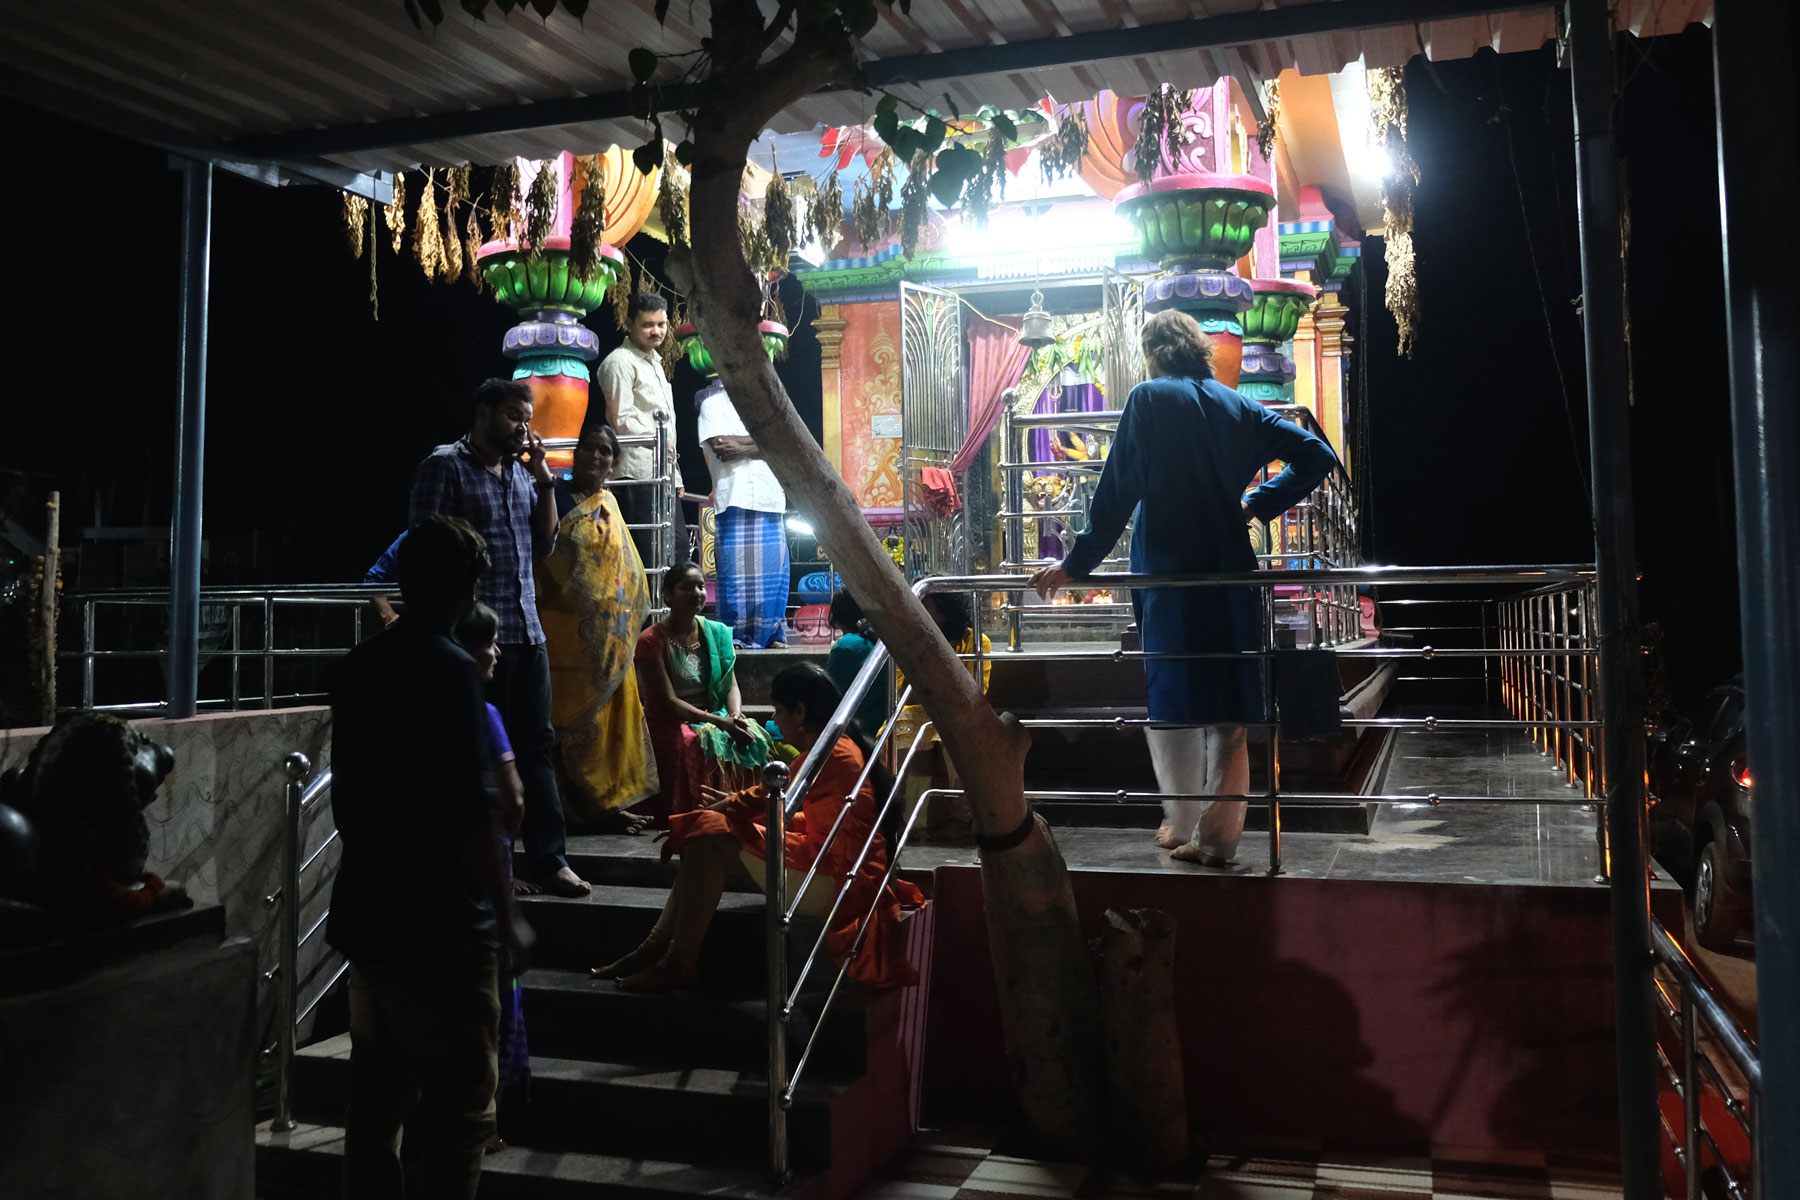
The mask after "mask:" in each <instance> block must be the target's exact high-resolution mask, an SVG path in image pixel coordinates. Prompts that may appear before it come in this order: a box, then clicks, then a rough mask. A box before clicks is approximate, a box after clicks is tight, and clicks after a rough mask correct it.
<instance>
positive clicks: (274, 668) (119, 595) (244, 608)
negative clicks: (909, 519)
mask: <svg viewBox="0 0 1800 1200" xmlns="http://www.w3.org/2000/svg"><path fill="white" fill-rule="evenodd" d="M619 442H620V445H621V446H627V447H630V446H647V447H651V448H652V449H653V450H654V451H655V465H656V471H657V475H656V476H655V477H654V478H651V479H615V480H611V481H609V483H608V486H609V487H610V488H613V489H614V490H617V489H619V488H626V487H650V488H651V489H652V491H651V496H652V497H653V501H652V505H651V512H652V518H651V521H650V522H649V523H648V524H636V525H628V526H627V527H626V528H628V529H631V530H648V531H650V532H651V533H652V535H653V537H654V539H655V541H654V545H655V547H656V551H655V553H656V554H657V555H659V556H660V562H659V563H658V564H654V565H653V564H646V565H645V568H644V573H645V574H646V575H647V576H649V578H650V580H651V596H652V603H653V604H654V605H660V604H661V588H660V587H659V586H658V582H659V581H660V580H661V578H662V576H663V574H664V573H665V572H666V571H667V570H668V568H667V567H665V566H662V565H660V563H661V562H667V561H668V558H669V551H670V548H671V547H670V539H671V538H672V537H674V536H675V532H674V531H675V529H676V527H677V525H678V524H680V523H678V522H677V521H676V520H675V516H674V512H675V501H674V481H675V475H674V471H675V465H674V462H673V460H672V459H671V458H670V457H669V454H668V448H667V445H666V443H665V441H664V440H663V438H662V437H661V436H660V435H659V434H637V435H621V436H620V438H619ZM544 445H545V447H546V448H548V449H551V450H566V449H570V448H572V447H573V446H574V445H575V439H574V438H547V439H545V442H544ZM394 591H395V588H394V587H393V585H391V584H380V583H322V584H300V585H292V586H267V587H257V586H246V587H208V588H202V589H201V590H200V609H201V612H202V614H208V613H210V614H213V616H212V621H213V622H214V627H215V628H216V629H218V630H220V631H221V633H220V636H221V637H222V644H220V645H218V646H217V647H215V648H211V649H209V648H208V647H207V646H205V645H204V644H203V646H202V653H203V654H204V655H205V657H206V658H208V659H225V660H226V661H227V662H228V663H229V664H230V672H229V675H228V680H229V683H228V687H227V688H226V689H225V691H224V694H222V695H219V694H215V695H211V696H207V697H204V698H202V699H201V700H200V703H199V707H200V709H201V710H202V711H222V710H223V711H234V712H235V711H239V710H242V709H246V708H264V709H268V708H283V707H288V706H291V705H296V704H317V703H321V702H323V701H324V699H325V698H326V693H325V691H324V690H323V688H322V687H319V686H315V685H314V684H313V681H311V680H307V679H304V678H302V679H301V680H300V681H298V682H297V683H296V682H290V683H289V684H288V686H287V687H286V689H285V690H284V689H283V688H282V687H281V683H282V680H281V679H280V678H279V673H280V671H281V669H282V668H283V667H284V666H285V667H293V666H295V665H296V664H302V663H305V662H308V661H312V662H319V661H328V660H331V659H336V658H340V657H342V656H343V655H344V654H345V653H347V652H348V651H349V650H350V648H351V647H352V646H355V645H356V644H357V643H358V642H360V641H362V639H363V636H364V633H365V632H366V631H368V629H367V626H368V619H369V618H370V617H372V616H373V608H374V601H375V599H376V597H381V596H391V595H393V594H394ZM71 603H72V605H73V606H74V607H75V608H76V609H78V610H79V612H80V614H81V633H80V637H79V639H68V640H70V641H74V642H75V644H76V645H77V648H75V649H69V650H63V651H60V652H59V653H58V658H60V659H63V660H65V661H69V662H78V663H79V664H80V671H81V686H80V689H79V690H80V696H81V705H80V707H82V708H101V709H105V710H108V711H111V712H127V713H133V714H136V715H140V716H154V715H156V714H158V713H160V712H162V711H163V709H164V708H165V705H166V701H165V700H163V699H161V698H158V699H109V700H107V701H106V702H104V703H101V702H99V701H100V700H101V694H100V689H99V688H98V686H97V683H96V678H95V675H96V669H97V667H98V666H99V665H100V664H103V663H125V662H133V661H135V662H146V661H154V662H159V663H160V662H162V661H163V660H164V659H165V658H166V657H167V655H168V649H167V646H166V639H165V638H163V637H161V636H160V635H159V636H158V637H157V638H156V639H155V640H157V641H159V642H164V643H165V644H162V645H156V646H150V647H142V648H140V647H134V646H120V645H104V644H102V643H103V642H105V641H107V640H108V639H106V638H103V637H102V633H103V632H105V633H108V634H115V635H117V634H120V633H121V632H122V631H115V630H111V629H106V630H103V623H102V621H101V615H102V614H103V613H106V612H108V611H109V610H120V609H151V610H157V611H158V612H162V611H166V610H167V608H168V605H169V593H168V591H167V590H166V589H162V588H132V589H119V590H111V591H96V592H85V593H82V594H80V595H77V596H74V597H72V599H71ZM221 610H223V612H222V613H221ZM664 611H666V610H663V609H661V608H660V607H658V608H655V609H653V613H654V615H655V616H657V617H660V616H661V615H662V613H663V612H664ZM302 613H304V614H309V615H310V616H311V617H312V618H313V620H312V622H311V625H310V628H309V629H307V630H305V631H297V630H286V631H283V630H280V629H279V628H278V618H280V617H284V616H289V617H291V616H295V615H298V614H302ZM284 633H285V634H286V636H284ZM302 641H305V642H308V643H309V644H305V645H302V644H299V643H300V642H302ZM259 667H260V671H259V670H258V668H259ZM288 678H289V680H292V673H291V672H290V673H289V676H288ZM109 690H115V689H109ZM117 690H122V691H123V692H124V694H125V695H130V691H131V688H130V685H125V686H124V687H123V688H122V689H117Z"/></svg>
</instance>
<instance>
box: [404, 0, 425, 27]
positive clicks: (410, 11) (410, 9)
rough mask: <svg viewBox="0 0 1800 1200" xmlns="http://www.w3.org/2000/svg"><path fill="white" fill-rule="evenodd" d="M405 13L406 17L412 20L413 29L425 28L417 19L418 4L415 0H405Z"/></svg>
mask: <svg viewBox="0 0 1800 1200" xmlns="http://www.w3.org/2000/svg"><path fill="white" fill-rule="evenodd" d="M406 15H407V17H408V19H410V20H411V21H412V23H413V28H414V29H424V28H425V26H424V24H423V23H422V22H421V21H420V20H419V5H418V3H417V0H406Z"/></svg>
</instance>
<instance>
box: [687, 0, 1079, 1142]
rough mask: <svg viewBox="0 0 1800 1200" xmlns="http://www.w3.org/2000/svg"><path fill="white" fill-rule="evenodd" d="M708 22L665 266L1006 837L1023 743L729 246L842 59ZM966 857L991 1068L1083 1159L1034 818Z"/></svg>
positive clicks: (720, 3)
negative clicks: (675, 240)
mask: <svg viewBox="0 0 1800 1200" xmlns="http://www.w3.org/2000/svg"><path fill="white" fill-rule="evenodd" d="M712 11H713V29H712V43H711V44H712V48H713V54H714V58H713V71H712V74H711V76H710V77H709V79H708V90H707V99H706V100H705V102H704V103H703V104H702V106H701V108H700V110H699V111H698V113H697V114H696V115H695V118H694V121H693V123H692V126H691V130H692V137H693V143H694V167H693V184H692V189H691V193H690V212H691V218H690V224H691V229H692V235H691V236H692V241H693V247H692V252H691V256H684V255H682V254H680V253H679V252H672V253H671V256H670V264H669V269H670V273H671V275H672V276H674V277H675V278H676V282H677V283H678V284H680V285H681V286H682V287H683V288H684V290H685V291H686V292H687V295H688V307H689V313H690V315H691V316H692V318H693V321H694V323H695V325H696V326H697V327H698V328H699V331H700V335H701V337H702V338H703V339H704V340H705V343H706V346H707V349H708V350H710V351H711V352H712V357H713V361H714V363H715V364H716V366H717V368H718V372H719V377H720V379H721V380H722V381H723V382H724V385H725V389H726V392H727V393H728V394H729V395H730V397H731V401H732V404H733V405H734V406H735V407H736V409H737V411H738V415H739V416H740V417H742V418H743V421H744V425H745V427H746V428H747V429H748V430H749V431H750V435H751V437H753V438H754V439H755V440H756V444H757V446H758V447H759V448H760V449H761V451H762V454H763V456H764V458H765V459H766V460H767V461H768V463H769V465H770V466H771V467H772V468H773V469H774V471H775V475H776V478H778V479H779V480H780V481H781V485H782V487H783V488H785V489H786V490H787V493H788V496H789V497H790V498H791V499H792V500H793V501H794V503H795V504H796V506H797V507H798V508H799V509H800V511H801V512H803V513H804V514H805V515H806V518H807V519H808V520H809V521H810V522H812V525H813V528H814V529H815V530H817V531H818V534H819V540H820V541H821V542H822V543H824V544H826V545H828V546H830V547H831V557H832V565H833V566H834V567H835V568H836V569H837V570H838V571H839V572H840V573H841V574H842V575H843V577H844V581H845V583H846V584H847V585H848V586H849V588H850V590H851V592H852V593H854V594H855V596H856V598H857V601H858V603H860V604H861V605H862V608H863V611H864V612H865V613H866V614H867V615H868V618H869V622H870V624H871V625H873V626H874V628H875V631H876V632H877V633H878V634H880V636H881V638H882V640H883V642H885V643H886V644H887V646H888V648H889V650H890V651H891V652H892V654H893V657H894V659H895V661H896V662H898V663H899V665H900V668H901V669H902V670H903V671H905V672H906V678H907V681H908V682H909V683H910V684H912V687H913V691H914V695H915V696H916V697H917V698H918V700H919V701H920V703H922V704H923V705H924V706H925V710H926V712H927V713H928V714H930V716H931V718H932V720H933V722H934V724H935V727H936V729H937V732H938V736H939V737H940V738H942V740H943V743H944V746H945V748H946V750H947V752H948V753H949V754H950V756H951V757H952V758H953V759H954V760H955V761H956V763H957V765H958V767H959V769H960V770H961V771H962V774H963V777H964V783H965V787H966V789H967V792H968V796H969V801H970V808H971V810H972V814H973V819H974V824H975V829H976V831H977V833H978V834H980V835H982V836H985V837H1005V836H1006V835H1008V834H1011V833H1013V832H1015V831H1017V830H1019V829H1021V827H1023V826H1024V825H1025V823H1026V822H1027V821H1028V820H1032V819H1033V818H1032V816H1031V814H1030V810H1029V808H1028V807H1027V805H1026V803H1025V793H1024V763H1025V753H1026V751H1027V749H1029V746H1030V735H1029V734H1027V733H1026V732H1025V731H1024V730H1023V729H1021V728H1019V726H1018V725H1017V723H1016V722H1013V721H1011V720H1010V719H1005V720H1003V719H1002V718H1001V717H999V716H997V715H996V714H995V713H994V711H993V710H992V708H990V707H989V705H988V703H987V700H986V699H985V697H983V696H982V694H981V690H980V688H979V687H978V686H977V685H976V683H975V681H974V679H973V678H972V677H971V676H970V674H969V672H968V670H967V669H966V668H965V667H964V666H963V664H962V662H961V661H960V660H959V659H958V658H957V657H956V655H955V652H954V651H953V650H952V649H951V648H950V645H949V644H948V643H947V642H946V641H945V640H944V639H943V637H942V636H941V635H940V634H939V633H938V631H937V628H936V627H935V626H934V625H933V624H932V623H931V620H930V618H929V617H928V616H927V615H926V613H925V609H924V607H923V606H922V605H921V604H920V603H919V601H918V599H917V598H916V597H915V596H914V595H913V593H912V590H911V588H909V587H908V586H907V583H906V580H905V578H904V577H903V576H902V575H901V574H900V572H899V571H897V570H896V569H895V568H894V564H893V560H892V559H890V558H889V557H888V554H887V551H886V550H885V549H884V548H883V547H882V545H881V543H880V542H879V541H878V540H877V539H876V537H875V534H874V531H873V530H871V529H870V528H869V525H868V523H867V522H866V521H865V520H864V519H863V516H862V512H861V510H860V509H859V508H858V507H857V504H856V500H855V498H854V497H853V496H852V495H851V493H850V490H849V488H847V487H846V486H845V485H844V482H843V480H842V479H841V478H839V476H838V474H837V472H836V471H835V470H834V469H833V468H832V466H831V464H830V462H829V461H827V460H826V458H825V455H824V452H823V451H822V450H821V449H820V448H819V445H818V443H817V442H816V441H814V440H813V437H812V435H811V433H809V432H808V430H807V429H806V426H805V425H804V424H802V422H801V420H800V417H799V414H797V413H796V412H795V411H794V408H793V405H792V403H791V402H790V401H789V399H788V396H787V392H786V390H785V389H784V388H783V387H782V384H781V380H780V378H779V377H778V376H777V375H776V373H775V368H774V366H773V365H772V364H771V363H770V362H769V359H768V356H767V354H766V353H765V351H764V350H763V345H762V338H761V335H760V333H759V332H758V330H757V323H758V321H759V320H760V319H761V317H762V313H761V302H762V296H761V292H760V290H759V288H758V286H757V282H756V280H755V279H754V278H753V277H752V275H751V273H750V271H749V269H748V267H747V266H746V265H745V263H744V257H743V252H742V250H741V248H740V246H739V243H738V232H737V228H738V224H737V222H738V189H739V185H740V181H741V179H742V176H743V170H744V162H745V159H746V158H747V156H748V154H749V148H750V144H751V142H752V141H754V140H755V138H756V137H757V136H758V134H760V133H761V131H762V129H763V128H764V126H765V125H767V123H768V122H769V120H770V119H771V118H772V117H773V116H774V115H775V114H776V113H778V112H780V111H781V110H782V109H784V108H785V107H787V106H788V105H789V104H791V103H793V102H795V101H797V100H799V99H800V98H801V97H803V96H805V95H806V94H808V93H809V92H811V91H813V90H815V89H817V88H818V87H819V86H821V85H823V84H824V83H826V82H828V81H830V80H833V79H841V78H846V77H848V76H849V75H850V73H851V71H852V69H853V67H852V63H851V61H850V57H849V54H848V51H847V50H841V51H839V50H833V49H831V48H829V47H827V46H824V45H823V44H820V43H819V41H818V40H817V39H815V38H812V37H809V36H808V35H807V34H805V33H801V34H799V35H797V36H796V37H795V40H794V43H793V45H792V46H791V47H790V48H789V49H787V50H786V51H784V52H783V53H782V54H780V55H779V56H777V57H776V58H775V59H774V60H772V61H771V62H769V63H768V64H767V65H764V66H761V67H760V68H759V67H758V65H757V64H758V59H759V57H760V53H761V50H760V47H762V46H764V45H766V44H768V42H769V41H770V40H771V39H769V38H768V37H767V36H766V35H765V34H764V31H763V26H762V17H761V15H760V13H759V12H758V11H757V8H756V5H755V3H754V0H716V2H715V3H714V4H713V8H712ZM784 11H785V9H784ZM732 50H735V51H736V53H732ZM684 276H685V278H683V277H684ZM982 859H983V865H982V885H983V891H984V896H985V903H986V909H987V921H988V929H989V938H990V941H991V943H992V947H993V962H994V975H995V980H996V983H997V984H998V987H999V991H1000V1001H1001V1009H1002V1019H1003V1023H1004V1028H1005V1036H1006V1046H1007V1058H1008V1061H1009V1062H1010V1063H1011V1066H1012V1071H1013V1077H1014V1081H1015V1083H1016V1084H1017V1085H1018V1087H1019V1096H1020V1101H1021V1104H1022V1105H1023V1106H1024V1108H1025V1111H1026V1115H1027V1118H1028V1120H1029V1121H1030V1123H1031V1129H1032V1133H1033V1134H1034V1136H1035V1137H1036V1139H1037V1141H1038V1143H1039V1144H1040V1145H1041V1146H1043V1147H1044V1148H1046V1149H1054V1150H1056V1151H1057V1152H1059V1153H1061V1154H1064V1155H1067V1154H1070V1153H1079V1154H1091V1153H1092V1152H1093V1151H1095V1150H1096V1149H1097V1148H1098V1145H1099V1143H1100V1141H1101V1140H1102V1138H1103V1133H1104V1128H1105V1122H1104V1115H1103V1113H1104V1109H1103V1107H1102V1083H1101V1081H1102V1068H1101V1055H1100V1047H1099V1039H1098V1036H1097V1035H1098V1021H1097V1014H1098V1007H1097V1000H1096V995H1095V992H1094V985H1093V976H1092V972H1091V969H1090V965H1089V962H1088V959H1087V954H1086V950H1085V947H1084V946H1083V944H1082V940H1081V930H1080V926H1079V924H1078V922H1077V920H1076V913H1075V899H1074V894H1073V892H1072V891H1071V889H1070V886H1069V877H1068V870H1067V868H1066V867H1065V865H1064V863H1063V861H1062V857H1061V855H1060V854H1059V853H1058V852H1057V850H1056V846H1055V843H1054V842H1052V841H1051V840H1050V837H1049V835H1048V832H1047V829H1046V827H1045V826H1044V824H1043V822H1042V821H1041V820H1037V821H1036V822H1035V828H1034V829H1033V830H1032V831H1031V832H1030V833H1029V835H1028V836H1027V837H1026V838H1025V840H1024V841H1023V842H1022V843H1021V844H1019V845H1017V846H1014V847H1012V848H1010V849H1007V850H1003V851H984V853H983V855H982Z"/></svg>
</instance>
